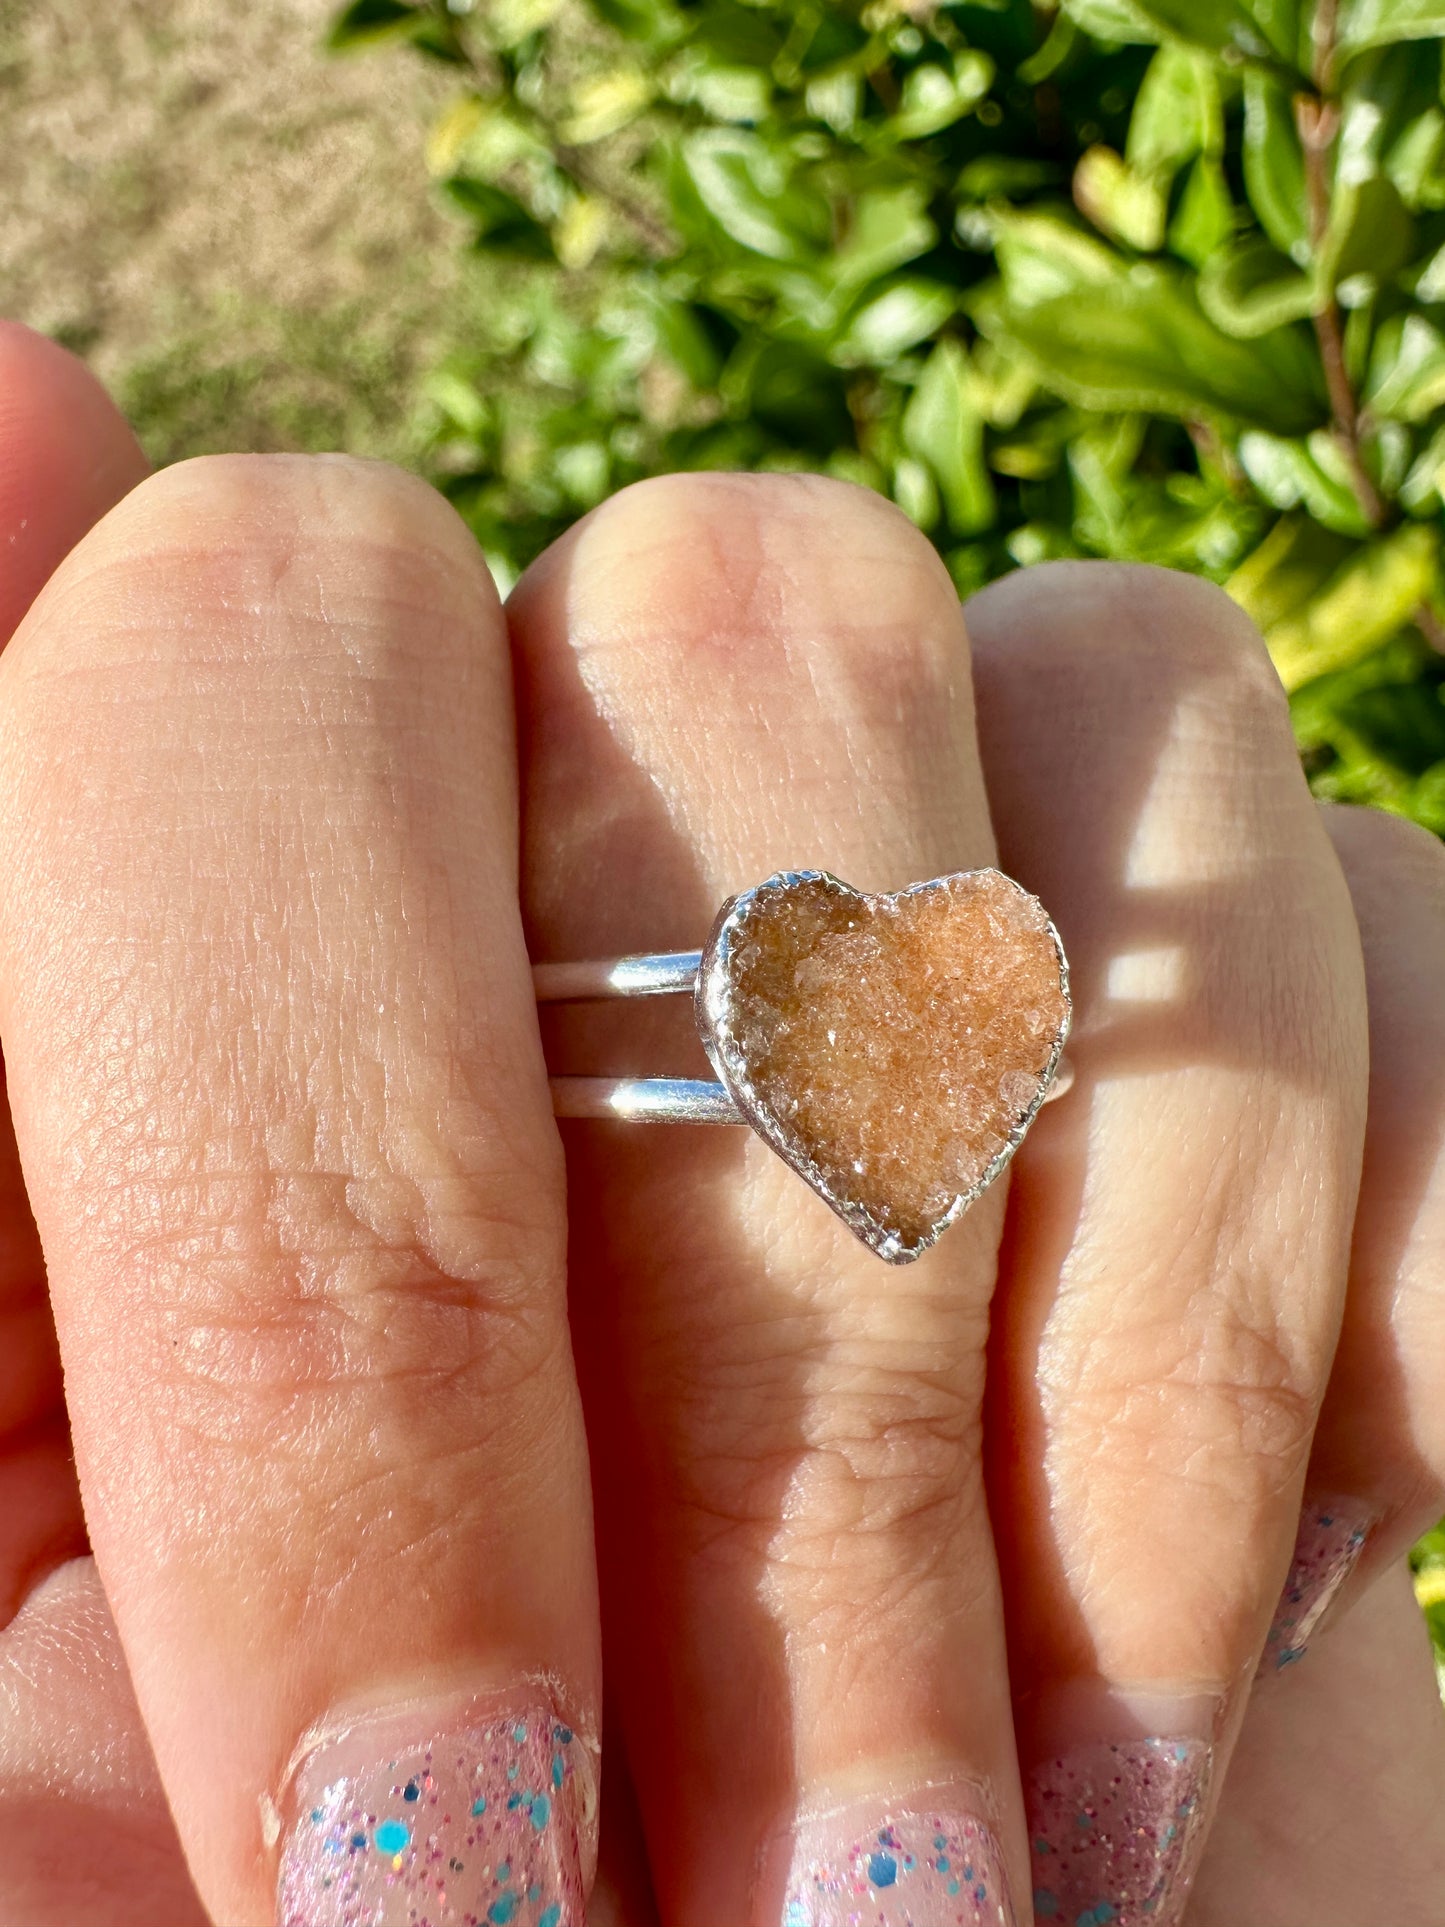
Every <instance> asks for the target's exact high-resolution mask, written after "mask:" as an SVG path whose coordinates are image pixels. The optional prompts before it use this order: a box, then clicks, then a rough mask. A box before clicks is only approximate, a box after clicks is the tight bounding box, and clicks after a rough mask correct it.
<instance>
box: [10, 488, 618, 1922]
mask: <svg viewBox="0 0 1445 1927" xmlns="http://www.w3.org/2000/svg"><path fill="white" fill-rule="evenodd" d="M61 767H63V768H64V770H65V772H66V781H65V783H64V785H57V784H56V783H55V781H54V772H55V771H56V770H57V769H58V768H61ZM514 784H515V777H514V757H513V747H512V725H511V704H510V691H509V683H508V671H507V662H506V651H505V637H504V627H503V623H502V619H501V615H500V611H499V609H498V607H497V603H496V599H495V595H494V594H493V592H492V590H491V587H490V584H489V582H488V580H487V578H486V575H485V571H484V570H483V569H482V567H481V564H480V561H479V560H478V558H477V555H476V551H475V548H474V545H473V544H472V542H471V540H470V538H469V537H468V536H467V535H466V533H465V531H464V530H463V528H462V526H461V524H460V523H459V522H458V521H457V520H456V519H455V518H454V517H453V516H452V514H451V513H450V511H449V510H447V509H445V508H444V507H443V505H442V504H441V503H440V502H439V500H438V499H437V498H436V497H435V496H433V495H432V494H431V493H430V492H429V491H427V490H425V489H423V488H422V487H421V486H420V485H419V484H417V483H415V482H412V481H410V480H407V479H405V478H403V477H402V476H400V475H398V474H396V473H394V472H392V471H388V470H386V469H383V468H380V467H375V466H372V465H369V464H359V463H351V462H345V461H341V460H334V459H328V460H321V461H298V460H294V459H287V458H281V459H276V458H266V459H254V458H251V459H245V458H223V459H217V460H213V461H209V462H201V463H193V464H188V465H185V466H183V467H181V468H178V469H173V470H169V471H167V472H166V473H165V474H164V475H163V476H161V477H158V478H157V479H156V480H154V481H152V482H150V483H148V484H147V485H146V486H145V487H143V488H142V489H141V490H139V491H137V492H136V493H135V494H134V495H133V496H132V497H131V498H130V500H129V501H128V502H127V503H126V504H125V505H124V506H123V507H122V508H121V509H119V510H117V511H116V512H115V513H114V514H112V515H111V516H110V517H109V518H108V520H107V521H106V523H105V524H104V526H103V527H102V528H101V529H99V530H97V531H96V532H95V533H94V534H93V535H92V536H91V537H90V538H89V539H88V540H87V541H86V542H85V543H84V544H83V545H82V546H81V548H80V549H79V550H78V551H77V552H76V554H75V555H74V556H72V558H71V559H70V561H69V562H68V563H67V564H66V565H65V566H64V567H63V568H62V570H61V571H60V573H59V574H58V575H57V577H56V578H55V579H54V580H53V581H52V583H51V584H50V586H49V587H48V588H47V590H46V591H45V593H44V595H43V597H42V599H41V601H40V602H39V604H38V605H37V606H36V608H35V609H34V610H33V611H32V612H31V615H30V617H29V618H28V620H27V623H26V625H25V627H24V629H23V631H22V632H21V634H20V636H19V637H18V639H17V641H16V643H15V645H14V646H13V647H12V650H11V651H10V653H9V654H8V656H7V657H6V659H5V661H4V663H3V664H0V846H3V853H0V871H3V882H0V1026H3V1034H4V1036H5V1040H6V1044H7V1048H8V1050H9V1052H10V1064H11V1076H12V1088H13V1098H14V1104H15V1116H16V1125H17V1136H18V1138H19V1141H20V1146H21V1151H22V1156H23V1159H24V1163H25V1169H26V1176H27V1180H28V1182H29V1187H30V1194H31V1197H32V1200H33V1202H34V1204H35V1208H36V1218H37V1222H38V1224H39V1226H40V1231H41V1236H42V1240H43V1243H44V1245H45V1250H46V1256H47V1261H48V1263H49V1267H50V1274H51V1285H52V1292H53V1295H54V1299H55V1305H56V1315H57V1327H58V1330H59V1333H60V1339H61V1346H62V1351H63V1353H64V1356H65V1362H66V1374H67V1391H68V1395H69V1400H70V1406H71V1414H72V1420H73V1424H74V1431H75V1441H76V1452H77V1461H78V1464H79V1468H80V1475H81V1483H82V1488H83V1490H84V1492H85V1496H86V1507H87V1515H88V1519H89V1523H90V1529H91V1538H92V1541H93V1544H94V1546H95V1551H96V1556H97V1559H98V1562H99V1566H100V1570H101V1574H102V1577H103V1579H104V1582H105V1586H106V1591H107V1594H108V1596H109V1598H110V1600H111V1603H112V1605H113V1608H114V1611H115V1616H116V1621H117V1624H118V1626H119V1629H120V1633H121V1637H122V1640H123V1643H124V1647H125V1652H126V1657H127V1660H128V1662H129V1666H130V1670H131V1673H132V1677H133V1679H134V1681H135V1685H136V1690H137V1696H138V1699H139V1702H140V1705H141V1708H142V1712H143V1714H144V1716H145V1719H146V1722H147V1726H148V1729H149V1732H150V1735H151V1738H152V1741H153V1743H154V1746H155V1751H156V1757H157V1760H158V1762H159V1766H160V1770H161V1774H162V1777H163V1779H164V1782H165V1785H166V1788H167V1792H168V1794H169V1797H170V1800H171V1803H172V1806H173V1808H174V1810H175V1814H176V1818H177V1821H178V1824H179V1827H180V1831H181V1835H182V1839H183V1842H184V1844H185V1847H186V1851H187V1854H188V1856H189V1860H190V1864H191V1867H192V1870H193V1873H194V1876H195V1879H196V1883H197V1886H198V1888H199V1890H200V1893H201V1895H202V1898H203V1900H204V1901H205V1903H206V1905H207V1907H208V1908H209V1909H210V1911H211V1913H212V1915H213V1917H214V1918H216V1919H217V1920H222V1921H225V1922H226V1923H227V1927H233V1923H234V1927H251V1923H255V1924H256V1927H261V1924H262V1923H269V1922H270V1921H271V1920H272V1919H273V1917H274V1916H275V1914H276V1912H277V1911H278V1909H279V1915H280V1918H281V1920H282V1921H283V1922H285V1923H286V1927H319V1923H321V1922H331V1921H334V1920H336V1919H338V1918H340V1917H341V1916H342V1915H343V1914H348V1915H355V1916H357V1917H360V1916H361V1915H363V1914H364V1915H366V1916H367V1917H368V1918H372V1919H375V1920H378V1921H390V1920H393V1919H399V1918H401V1913H400V1912H398V1911H397V1910H399V1909H400V1910H403V1911H405V1910H407V1909H411V1910H414V1911H415V1912H416V1913H417V1914H418V1915H420V1914H423V1913H424V1912H425V1911H426V1910H427V1909H428V1908H430V1907H431V1906H433V1905H434V1904H439V1902H438V1896H439V1894H440V1893H441V1892H442V1890H443V1889H445V1891H446V1892H447V1894H448V1895H449V1896H450V1902H451V1904H453V1905H455V1906H458V1907H461V1908H462V1909H463V1911H464V1912H465V1911H466V1910H470V1911H471V1912H472V1913H473V1914H474V1915H477V1916H478V1917H480V1916H482V1915H487V1916H488V1918H489V1919H490V1920H493V1921H497V1922H502V1921H503V1920H504V1919H505V1918H507V1917H508V1916H509V1914H510V1913H512V1912H516V1911H517V1910H518V1909H520V1908H521V1907H522V1905H523V1904H524V1902H525V1903H526V1904H529V1905H536V1906H537V1908H538V1909H539V1912H538V1916H537V1922H536V1923H535V1924H534V1922H533V1921H532V1920H531V1919H530V1918H528V1920H527V1927H540V1922H541V1921H543V1920H546V1921H547V1922H548V1927H557V1923H560V1922H567V1923H569V1927H579V1924H580V1921H581V1905H582V1902H581V1887H582V1884H583V1882H584V1880H585V1878H586V1877H587V1874H588V1872H589V1871H590V1868H589V1866H588V1864H587V1861H588V1857H589V1855H590V1841H589V1839H588V1830H589V1828H590V1824H591V1823H590V1799H589V1796H588V1785H589V1775H588V1769H587V1766H586V1763H585V1747H584V1746H583V1744H582V1742H581V1741H576V1740H574V1739H573V1737H572V1734H573V1731H574V1729H573V1728H572V1727H571V1726H570V1725H569V1724H566V1723H564V1722H566V1721H567V1719H568V1716H569V1713H570V1717H571V1718H574V1719H575V1718H577V1717H581V1718H583V1719H587V1720H590V1718H591V1715H592V1708H593V1705H594V1701H595V1694H596V1689H597V1681H596V1665H597V1661H596V1632H595V1625H594V1616H593V1607H592V1597H593V1587H592V1577H591V1554H590V1545H589V1531H588V1512H587V1494H586V1470H585V1458H584V1446H583V1439H582V1432H581V1424H580V1412H579V1409H578V1406H577V1402H576V1397H575V1387H574V1384H573V1379H572V1372H571V1365H570V1357H569V1350H568V1343H567V1334H566V1324H565V1306H564V1296H563V1288H562V1285H563V1280H562V1263H563V1222H562V1201H561V1160H560V1154H559V1150H558V1147H557V1142H556V1137H555V1132H554V1128H553V1125H552V1121H551V1117H550V1109H549V1104H548V1098H547V1090H546V1083H545V1076H544V1070H543V1066H542V1061H541V1053H540V1048H539V1044H538V1039H537V1035H536V1029H535V1020H534V1018H533V1015H532V1004H531V985H530V976H529V972H528V966H527V959H526V955H525V951H524V948H523V945H522V940H521V933H520V925H519V918H518V913H517V905H516V881H515V841H516V831H515V825H516V805H515V789H514ZM564 1708H565V1709H567V1710H566V1711H564ZM572 1708H575V1709H577V1710H576V1712H575V1713H572V1712H571V1711H570V1709H572ZM509 1775H510V1776H512V1777H509ZM276 1825H280V1826H282V1827H284V1829H285V1833H284V1837H283V1839H282V1842H281V1878H280V1889H279V1901H278V1900H277V1898H276V1891H277V1890H276V1887H275V1873H274V1865H275V1856H274V1854H273V1852H272V1851H271V1849H272V1845H273V1842H274V1832H275V1826H276ZM534 1889H535V1890H536V1892H535V1894H533V1890H534ZM529 1895H532V1896H533V1897H532V1899H531V1900H530V1901H528V1899H527V1897H528V1896H529ZM489 1909H490V1912H489V1911H488V1910H489Z"/></svg>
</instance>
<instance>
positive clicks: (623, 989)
mask: <svg viewBox="0 0 1445 1927" xmlns="http://www.w3.org/2000/svg"><path fill="white" fill-rule="evenodd" d="M532 977H533V983H534V986H535V990H536V995H537V1001H538V1002H539V1003H544V1004H553V1003H579V1002H592V1001H596V1000H600V999H604V998H614V997H658V996H665V995H669V994H679V993H683V992H687V993H690V994H691V995H692V997H693V1003H694V1011H695V1015H696V1020H697V1029H698V1036H699V1037H700V1039H701V1041H702V1046H703V1049H704V1050H705V1051H706V1053H707V1056H708V1059H709V1061H710V1062H711V1064H712V1066H713V1069H714V1070H715V1071H716V1072H717V1078H718V1081H717V1082H711V1081H709V1080H706V1079H687V1078H663V1077H624V1078H602V1077H553V1078H552V1080H551V1085H552V1107H553V1110H554V1111H555V1112H556V1114H557V1116H558V1117H566V1118H613V1119H620V1120H623V1121H625V1122H630V1123H640V1122H653V1123H690V1124H748V1125H750V1126H751V1127H752V1129H753V1130H754V1131H756V1132H757V1134H758V1135H759V1136H760V1137H761V1138H762V1139H763V1140H764V1141H765V1142H766V1143H767V1144H769V1145H770V1146H771V1147H772V1149H773V1150H774V1151H776V1152H777V1153H778V1155H779V1156H780V1157H781V1158H782V1159H783V1160H784V1161H785V1162H786V1163H787V1164H789V1165H790V1166H791V1167H792V1169H793V1170H794V1171H796V1172H797V1173H798V1175H799V1176H800V1177H802V1178H804V1179H805V1180H806V1181H807V1183H808V1184H810V1185H811V1186H812V1187H813V1189H814V1190H815V1191H816V1192H817V1193H818V1195H819V1196H820V1197H821V1198H823V1199H824V1200H825V1201H826V1203H827V1204H828V1205H830V1206H831V1207H832V1209H833V1210H834V1211H836V1212H837V1214H838V1216H839V1217H840V1218H842V1219H843V1221H844V1223H845V1224H847V1225H848V1226H849V1228H850V1229H851V1230H852V1231H854V1232H855V1233H856V1234H857V1236H858V1237H860V1238H861V1239H862V1240H863V1242H864V1243H865V1244H866V1245H867V1246H868V1247H869V1249H870V1250H872V1251H874V1252H876V1253H877V1254H878V1256H879V1257H880V1258H883V1259H885V1260H886V1261H887V1262H888V1263H890V1264H908V1263H909V1262H911V1260H913V1259H914V1258H917V1257H918V1256H920V1254H921V1253H923V1252H925V1251H927V1250H928V1249H929V1247H930V1246H931V1245H933V1244H935V1243H936V1242H937V1240H938V1239H939V1237H940V1236H941V1235H942V1234H943V1232H944V1231H946V1230H947V1228H948V1226H949V1225H951V1224H952V1223H953V1222H954V1220H955V1219H957V1218H958V1217H960V1216H961V1215H962V1214H963V1212H965V1211H966V1210H967V1209H968V1207H969V1206H970V1205H971V1204H972V1203H973V1202H974V1201H975V1199H977V1198H979V1197H980V1196H981V1195H982V1194H983V1192H984V1191H986V1190H987V1189H988V1187H989V1185H991V1184H992V1183H993V1181H994V1179H995V1178H996V1177H997V1176H998V1175H999V1173H1000V1172H1001V1171H1002V1170H1003V1168H1004V1166H1005V1165H1006V1164H1007V1163H1008V1161H1009V1159H1010V1158H1011V1157H1012V1156H1013V1154H1014V1152H1015V1151H1016V1150H1017V1149H1018V1147H1019V1145H1020V1144H1021V1143H1022V1142H1023V1139H1024V1136H1025V1133H1026V1132H1027V1131H1028V1128H1029V1126H1030V1125H1031V1124H1032V1122H1033V1120H1034V1118H1035V1117H1036V1116H1037V1114H1038V1111H1039V1107H1040V1106H1041V1105H1042V1104H1043V1103H1044V1102H1045V1101H1046V1100H1047V1099H1048V1098H1049V1097H1050V1096H1062V1095H1063V1092H1064V1090H1066V1089H1067V1088H1068V1082H1069V1081H1070V1080H1068V1079H1067V1078H1066V1077H1061V1076H1060V1062H1061V1059H1062V1057H1063V1050H1064V1043H1065V1040H1066V1038H1067V1036H1068V1031H1069V1020H1070V1014H1071V1007H1070V1001H1069V969H1068V963H1067V960H1066V959H1065V956H1064V947H1063V944H1062V942H1061V941H1060V939H1059V933H1058V931H1057V930H1055V928H1054V926H1053V924H1052V923H1051V922H1050V920H1049V917H1048V914H1047V913H1046V911H1045V910H1044V907H1043V905H1042V904H1041V903H1040V902H1039V901H1038V899H1037V898H1036V897H1033V896H1030V895H1029V893H1028V891H1026V890H1025V889H1023V887H1022V886H1021V885H1020V884H1017V883H1015V882H1014V881H1013V880H1012V878H1010V877H1006V876H1004V875H1003V873H1002V872H1001V871H999V870H961V871H957V872H955V873H954V874H952V875H950V876H942V877H933V878H931V879H930V880H929V881H928V882H926V883H914V884H911V885H909V887H908V888H907V889H905V890H900V891H897V892H894V893H892V894H889V895H869V894H867V893H865V892H863V891H860V890H854V889H852V888H851V887H850V886H849V885H848V884H846V883H840V882H839V880H838V879H837V877H834V876H830V875H829V874H828V873H827V872H826V871H823V870H785V871H782V872H780V873H779V874H778V875H777V876H772V877H769V878H768V880H767V881H766V882H765V883H760V884H758V885H757V887H756V888H755V889H752V890H746V891H744V892H743V893H742V895H740V896H735V897H730V898H729V899H728V901H727V902H726V903H725V904H724V905H723V907H722V909H721V910H720V911H719V912H718V916H717V920H716V922H715V923H714V925H713V928H712V934H711V935H710V936H709V938H708V940H707V943H706V944H705V945H704V947H703V948H702V949H701V950H683V951H671V952H666V953H660V954H658V955H655V956H633V957H619V958H613V959H610V960H605V961H599V962H588V963H541V964H534V965H533V968H532Z"/></svg>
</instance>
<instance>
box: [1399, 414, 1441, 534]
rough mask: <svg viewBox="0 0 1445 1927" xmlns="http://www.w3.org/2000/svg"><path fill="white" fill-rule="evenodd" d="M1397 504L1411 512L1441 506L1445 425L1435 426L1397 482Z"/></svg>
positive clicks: (1431, 510)
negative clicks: (1405, 472)
mask: <svg viewBox="0 0 1445 1927" xmlns="http://www.w3.org/2000/svg"><path fill="white" fill-rule="evenodd" d="M1400 505H1401V507H1402V508H1404V509H1405V510H1407V511H1408V513H1409V514H1411V515H1420V516H1425V515H1438V514H1439V512H1440V510H1441V508H1442V507H1445V427H1440V428H1437V429H1436V430H1435V433H1434V434H1433V435H1432V436H1431V438H1430V440H1429V442H1428V443H1427V444H1426V446H1425V447H1424V448H1423V449H1422V450H1421V451H1420V453H1419V454H1418V455H1417V456H1416V457H1415V460H1414V461H1413V462H1412V463H1411V465H1410V469H1409V472H1408V474H1407V475H1406V476H1405V479H1404V481H1403V482H1401V484H1400Z"/></svg>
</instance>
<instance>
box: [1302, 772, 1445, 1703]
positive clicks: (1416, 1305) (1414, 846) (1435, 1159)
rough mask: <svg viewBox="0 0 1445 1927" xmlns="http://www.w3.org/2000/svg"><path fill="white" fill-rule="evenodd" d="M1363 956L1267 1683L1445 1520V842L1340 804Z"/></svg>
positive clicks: (1344, 859) (1337, 812) (1339, 835)
mask: <svg viewBox="0 0 1445 1927" xmlns="http://www.w3.org/2000/svg"><path fill="white" fill-rule="evenodd" d="M1325 821H1326V825H1327V827H1328V829H1329V832H1330V836H1331V838H1332V839H1333V841H1334V845H1335V849H1336V851H1337V853H1338V855H1339V858H1340V862H1341V865H1342V866H1343V868H1344V872H1345V877H1346V881H1347V882H1348V884H1349V887H1350V894H1351V896H1352V898H1353V900H1354V906H1355V915H1356V919H1357V921H1358V923H1359V927H1360V938H1361V943H1362V945H1363V949H1364V956H1365V974H1366V984H1367V991H1368V997H1369V1016H1370V1109H1369V1123H1368V1127H1367V1130H1366V1137H1365V1159H1364V1170H1363V1174H1362V1179H1361V1186H1360V1199H1359V1207H1358V1210H1357V1213H1356V1217H1355V1232H1354V1241H1353V1245H1352V1249H1351V1254H1350V1275H1349V1289H1348V1294H1347V1298H1346V1305H1345V1313H1344V1322H1343V1325H1342V1327H1341V1333H1340V1343H1339V1349H1338V1351H1337V1352H1336V1354H1335V1362H1334V1368H1333V1371H1332V1373H1331V1377H1330V1383H1329V1389H1328V1392H1327V1394H1326V1397H1325V1402H1324V1406H1323V1409H1322V1412H1321V1415H1320V1422H1319V1426H1318V1429H1317V1430H1316V1433H1315V1438H1314V1445H1313V1450H1312V1455H1311V1460H1310V1469H1309V1477H1308V1482H1307V1485H1306V1491H1305V1504H1304V1510H1303V1513H1302V1516H1301V1523H1300V1534H1299V1540H1298V1543H1297V1545H1296V1549H1295V1557H1294V1562H1293V1565H1292V1566H1291V1569H1290V1572H1289V1576H1288V1579H1287V1581H1286V1584H1285V1589H1284V1594H1283V1597H1282V1599H1281V1603H1280V1608H1279V1611H1278V1613H1277V1615H1276V1618H1275V1622H1274V1625H1273V1627H1272V1628H1271V1632H1270V1639H1269V1643H1268V1646H1267V1647H1266V1650H1265V1659H1264V1671H1265V1672H1266V1673H1269V1672H1279V1671H1282V1670H1284V1669H1286V1668H1288V1667H1290V1666H1292V1665H1293V1664H1294V1662H1295V1661H1297V1660H1298V1659H1300V1658H1301V1657H1302V1656H1303V1653H1304V1651H1305V1648H1306V1647H1307V1645H1308V1644H1309V1642H1310V1640H1311V1639H1312V1638H1313V1637H1315V1636H1316V1635H1317V1634H1318V1633H1319V1631H1320V1630H1321V1628H1322V1627H1323V1626H1324V1625H1325V1624H1326V1622H1327V1621H1328V1620H1333V1619H1335V1618H1337V1617H1338V1615H1339V1613H1340V1611H1341V1610H1342V1609H1343V1608H1345V1607H1347V1606H1348V1605H1349V1604H1350V1603H1351V1602H1353V1601H1354V1600H1356V1599H1358V1598H1359V1596H1360V1594H1361V1592H1362V1591H1364V1590H1365V1589H1367V1588H1368V1586H1369V1585H1370V1584H1371V1583H1372V1582H1373V1581H1374V1580H1375V1579H1377V1578H1379V1577H1380V1575H1381V1574H1382V1573H1383V1572H1384V1571H1385V1569H1386V1568H1387V1567H1388V1566H1390V1565H1391V1564H1393V1563H1394V1562H1395V1561H1397V1560H1398V1559H1400V1558H1401V1557H1402V1556H1403V1554H1404V1553H1405V1552H1406V1551H1407V1550H1408V1548H1409V1546H1410V1545H1411V1544H1412V1543H1413V1542H1414V1540H1415V1539H1416V1538H1418V1537H1419V1535H1420V1533H1421V1532H1423V1531H1424V1530H1425V1529H1426V1528H1427V1527H1428V1526H1430V1525H1432V1524H1433V1523H1434V1522H1435V1520H1436V1519H1437V1518H1439V1516H1440V1514H1441V1512H1442V1511H1445V974H1442V969H1441V959H1442V958H1445V844H1441V843H1440V842H1439V841H1437V839H1436V838H1435V837H1433V836H1431V835H1429V834H1428V833H1427V832H1426V831H1424V830H1420V829H1417V828H1415V826H1414V825H1413V824H1410V823H1407V822H1404V821H1403V820H1401V819H1400V818H1398V817H1392V816H1386V815H1383V814H1381V813H1380V812H1378V811H1373V810H1359V809H1342V808H1329V809H1327V810H1326V812H1325Z"/></svg>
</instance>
